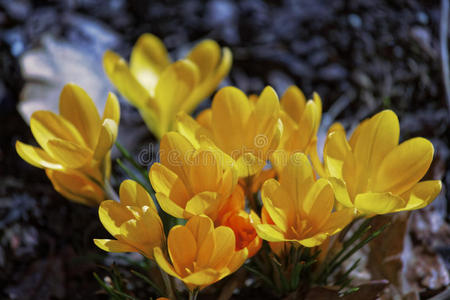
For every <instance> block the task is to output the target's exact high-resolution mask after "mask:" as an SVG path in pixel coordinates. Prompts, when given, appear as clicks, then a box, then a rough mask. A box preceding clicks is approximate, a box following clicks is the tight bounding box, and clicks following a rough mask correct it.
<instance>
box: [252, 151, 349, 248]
mask: <svg viewBox="0 0 450 300" xmlns="http://www.w3.org/2000/svg"><path fill="white" fill-rule="evenodd" d="M261 196H262V201H263V218H261V219H260V218H259V217H258V216H257V215H256V213H254V212H252V215H251V218H252V221H253V222H254V226H255V229H256V232H257V233H258V235H259V236H260V237H261V238H262V239H264V240H267V241H269V242H291V243H293V244H294V245H302V246H305V247H315V246H318V245H320V244H321V243H322V242H323V241H324V240H325V239H327V238H328V237H329V236H331V235H334V234H336V233H338V232H339V231H341V230H342V229H343V228H344V227H345V226H346V225H347V224H348V223H350V221H351V220H352V218H353V212H352V210H351V209H345V210H340V211H335V212H333V207H334V193H333V189H332V186H331V184H330V183H329V182H328V180H326V179H324V178H320V179H319V180H317V181H316V179H315V175H314V172H313V169H312V167H311V164H310V162H309V160H308V158H307V157H306V156H305V155H304V154H302V153H295V154H293V155H292V156H291V158H290V159H289V162H288V164H287V165H286V167H285V168H284V169H283V171H282V172H281V174H280V180H279V181H277V180H275V179H269V180H267V181H266V182H265V183H264V185H263V187H262V189H261ZM280 245H282V244H280Z"/></svg>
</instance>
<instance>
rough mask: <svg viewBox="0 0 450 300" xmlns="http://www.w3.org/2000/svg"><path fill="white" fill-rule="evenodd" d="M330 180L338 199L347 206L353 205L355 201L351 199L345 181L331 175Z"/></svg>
mask: <svg viewBox="0 0 450 300" xmlns="http://www.w3.org/2000/svg"><path fill="white" fill-rule="evenodd" d="M328 181H330V183H331V185H332V187H333V190H334V195H335V197H336V200H337V201H339V203H341V204H342V205H344V206H345V207H353V202H352V200H351V199H350V195H349V194H348V191H347V186H346V184H345V182H344V181H342V180H340V179H338V178H335V177H329V178H328Z"/></svg>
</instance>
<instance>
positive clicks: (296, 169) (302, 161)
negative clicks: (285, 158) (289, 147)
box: [280, 153, 314, 207]
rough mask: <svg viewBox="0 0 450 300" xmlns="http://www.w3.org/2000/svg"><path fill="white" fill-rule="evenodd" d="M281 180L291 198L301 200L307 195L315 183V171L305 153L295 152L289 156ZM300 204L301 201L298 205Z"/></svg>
mask: <svg viewBox="0 0 450 300" xmlns="http://www.w3.org/2000/svg"><path fill="white" fill-rule="evenodd" d="M280 182H282V183H283V186H284V187H285V188H286V190H287V192H288V194H289V196H290V197H291V199H296V200H297V201H300V200H302V199H304V198H305V197H306V194H307V191H308V190H309V189H310V187H311V186H312V185H313V183H314V172H313V169H312V167H311V164H310V162H309V160H308V158H307V157H306V155H305V154H303V153H294V154H293V155H290V156H289V163H288V164H287V166H286V167H285V168H284V169H283V171H282V173H281V174H280ZM298 187H302V188H298ZM299 205H300V203H298V205H297V207H299Z"/></svg>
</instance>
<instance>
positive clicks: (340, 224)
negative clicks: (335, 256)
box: [320, 208, 355, 235]
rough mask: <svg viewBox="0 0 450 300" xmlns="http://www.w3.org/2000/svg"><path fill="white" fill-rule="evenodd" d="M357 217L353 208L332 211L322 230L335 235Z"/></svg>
mask: <svg viewBox="0 0 450 300" xmlns="http://www.w3.org/2000/svg"><path fill="white" fill-rule="evenodd" d="M354 217H355V214H354V210H353V209H351V208H350V209H342V210H339V211H335V212H333V213H331V215H330V217H329V218H328V220H327V222H326V223H325V224H324V226H323V227H322V228H320V231H321V232H325V233H326V234H328V235H333V234H336V233H338V232H339V231H341V230H342V229H344V228H345V226H347V225H348V224H349V223H350V222H351V221H352V220H353V218H354Z"/></svg>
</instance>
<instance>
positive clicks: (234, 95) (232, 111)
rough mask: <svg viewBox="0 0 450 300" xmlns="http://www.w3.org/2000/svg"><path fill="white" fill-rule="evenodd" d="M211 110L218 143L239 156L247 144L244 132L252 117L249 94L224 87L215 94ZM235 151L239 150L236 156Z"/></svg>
mask: <svg viewBox="0 0 450 300" xmlns="http://www.w3.org/2000/svg"><path fill="white" fill-rule="evenodd" d="M211 110H212V126H213V132H214V136H215V142H216V144H217V145H218V146H219V147H220V148H221V149H223V150H224V151H225V152H226V153H227V154H229V155H231V156H232V157H233V158H237V156H238V155H239V154H240V152H239V151H242V149H241V147H242V145H244V144H245V143H244V136H243V133H244V132H245V128H246V125H247V121H248V118H249V117H250V106H249V103H248V99H247V96H246V95H245V94H244V93H243V92H242V91H241V90H239V89H238V88H235V87H224V88H222V89H221V90H219V91H218V92H217V94H216V95H215V96H214V100H213V103H212V106H211ZM230 120H232V122H230ZM233 151H237V152H236V154H235V155H234V156H233V154H232V152H233Z"/></svg>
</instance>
